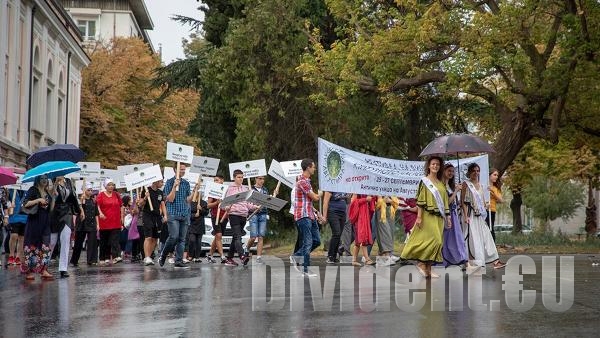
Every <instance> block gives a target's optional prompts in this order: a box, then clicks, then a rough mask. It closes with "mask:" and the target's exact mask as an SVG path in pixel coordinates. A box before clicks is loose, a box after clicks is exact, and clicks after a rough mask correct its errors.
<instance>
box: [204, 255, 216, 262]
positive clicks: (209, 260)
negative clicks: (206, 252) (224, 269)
mask: <svg viewBox="0 0 600 338" xmlns="http://www.w3.org/2000/svg"><path fill="white" fill-rule="evenodd" d="M206 262H207V263H209V264H215V263H216V261H215V260H214V259H213V258H212V257H210V256H208V258H206Z"/></svg>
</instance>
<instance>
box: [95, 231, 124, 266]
mask: <svg viewBox="0 0 600 338" xmlns="http://www.w3.org/2000/svg"><path fill="white" fill-rule="evenodd" d="M120 233H121V229H111V230H100V260H101V261H105V260H107V259H110V258H111V256H112V258H113V259H114V258H117V257H119V256H121V250H120V249H121V248H120V247H119V234H120Z"/></svg>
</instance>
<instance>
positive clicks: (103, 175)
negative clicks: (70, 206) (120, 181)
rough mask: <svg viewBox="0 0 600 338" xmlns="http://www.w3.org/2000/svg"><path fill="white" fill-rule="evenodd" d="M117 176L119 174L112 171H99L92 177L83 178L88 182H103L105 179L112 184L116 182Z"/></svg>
mask: <svg viewBox="0 0 600 338" xmlns="http://www.w3.org/2000/svg"><path fill="white" fill-rule="evenodd" d="M118 175H119V172H118V171H117V170H114V169H100V171H99V172H98V174H96V175H92V176H90V177H84V178H85V179H86V180H88V179H89V180H90V181H100V182H104V181H105V180H106V179H111V180H112V181H113V182H114V181H115V180H116V177H117V176H118Z"/></svg>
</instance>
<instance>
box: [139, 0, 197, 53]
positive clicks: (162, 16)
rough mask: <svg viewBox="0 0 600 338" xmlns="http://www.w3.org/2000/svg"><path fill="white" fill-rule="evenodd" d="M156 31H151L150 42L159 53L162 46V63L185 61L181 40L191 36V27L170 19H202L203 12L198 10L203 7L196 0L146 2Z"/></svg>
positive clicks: (154, 0) (149, 0) (145, 0)
mask: <svg viewBox="0 0 600 338" xmlns="http://www.w3.org/2000/svg"><path fill="white" fill-rule="evenodd" d="M144 2H145V3H146V7H147V8H148V12H150V18H151V19H152V22H153V23H154V30H149V31H148V34H149V35H150V40H151V41H152V45H153V46H154V49H155V50H156V51H157V52H158V50H159V47H160V46H161V45H162V56H163V57H162V61H163V62H164V63H165V64H169V63H171V62H172V61H175V60H176V59H183V58H184V55H183V47H182V45H181V39H183V38H188V37H189V36H190V33H192V32H191V31H190V27H189V26H182V25H181V24H179V23H177V22H175V21H173V20H171V19H170V17H171V16H172V15H174V14H178V15H184V16H189V17H193V18H196V19H201V15H202V12H200V11H199V10H197V8H198V7H199V6H200V5H201V3H200V2H198V1H196V0H144Z"/></svg>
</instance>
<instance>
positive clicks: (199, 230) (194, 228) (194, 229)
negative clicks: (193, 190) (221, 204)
mask: <svg viewBox="0 0 600 338" xmlns="http://www.w3.org/2000/svg"><path fill="white" fill-rule="evenodd" d="M200 206H201V207H202V211H200V215H199V216H198V217H196V212H197V211H198V203H196V202H192V215H191V216H190V228H189V230H188V232H189V233H190V234H203V233H204V232H205V231H206V230H205V227H204V226H205V224H204V218H205V217H206V216H207V215H208V212H209V210H208V204H207V203H206V201H204V200H202V201H200Z"/></svg>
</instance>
